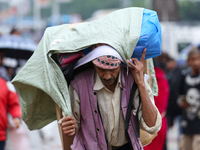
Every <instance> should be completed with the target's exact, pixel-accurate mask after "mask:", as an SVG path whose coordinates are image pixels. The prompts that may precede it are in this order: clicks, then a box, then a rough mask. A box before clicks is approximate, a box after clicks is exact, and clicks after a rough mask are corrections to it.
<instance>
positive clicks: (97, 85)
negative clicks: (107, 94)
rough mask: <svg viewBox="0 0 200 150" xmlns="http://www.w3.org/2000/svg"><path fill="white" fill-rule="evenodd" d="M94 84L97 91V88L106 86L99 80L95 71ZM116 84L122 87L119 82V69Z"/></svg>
mask: <svg viewBox="0 0 200 150" xmlns="http://www.w3.org/2000/svg"><path fill="white" fill-rule="evenodd" d="M94 80H95V84H94V88H93V89H94V90H96V91H98V90H101V89H103V88H106V86H105V85H104V84H103V83H102V82H101V79H100V77H99V75H98V73H97V72H96V73H95V79H94ZM116 86H119V87H121V88H122V87H123V86H122V84H121V70H120V71H119V76H118V79H117V85H116Z"/></svg>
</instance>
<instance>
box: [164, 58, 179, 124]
mask: <svg viewBox="0 0 200 150" xmlns="http://www.w3.org/2000/svg"><path fill="white" fill-rule="evenodd" d="M180 72H181V68H180V67H179V66H178V65H177V62H176V61H175V60H174V59H173V58H169V60H168V61H167V62H166V67H165V76H166V78H167V80H168V83H169V89H170V95H169V100H168V107H167V114H166V116H167V121H168V126H169V127H172V126H173V124H174V119H175V118H176V117H177V116H180V115H181V108H180V107H179V106H178V104H177V99H178V94H179V92H178V90H174V89H178V87H179V84H180Z"/></svg>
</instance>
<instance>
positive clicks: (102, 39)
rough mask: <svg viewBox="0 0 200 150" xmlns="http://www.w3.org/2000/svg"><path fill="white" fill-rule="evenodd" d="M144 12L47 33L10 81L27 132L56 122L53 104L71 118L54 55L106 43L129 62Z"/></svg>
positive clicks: (132, 11)
mask: <svg viewBox="0 0 200 150" xmlns="http://www.w3.org/2000/svg"><path fill="white" fill-rule="evenodd" d="M143 10H144V9H143V8H126V9H122V10H118V11H115V12H113V13H110V14H109V15H107V16H105V17H103V18H101V19H99V20H96V21H91V22H84V23H80V24H78V25H76V26H75V27H72V26H71V25H70V24H64V25H60V26H55V27H49V28H47V29H46V31H45V33H44V36H43V38H42V39H41V41H40V43H39V44H38V46H37V49H36V50H35V52H34V54H33V55H32V56H31V58H30V59H29V60H28V62H27V63H26V65H25V66H24V67H23V68H22V69H21V70H20V72H19V73H18V74H17V75H16V77H15V78H14V79H13V81H12V83H13V84H14V86H15V87H16V89H17V91H18V93H19V95H20V99H21V107H22V118H23V120H24V121H25V123H26V124H27V126H28V128H29V129H30V130H34V129H39V128H42V127H44V126H45V125H47V124H49V123H50V122H52V121H54V120H56V111H55V103H57V104H58V106H59V107H60V108H61V109H62V110H63V112H64V113H65V114H66V115H71V105H70V97H69V91H68V85H67V82H66V80H65V78H64V75H63V73H62V71H61V70H60V68H59V66H58V65H57V64H56V62H55V61H54V59H53V56H54V55H53V54H57V53H70V52H77V51H80V50H83V49H85V48H88V47H90V46H92V45H94V44H97V43H105V44H108V45H110V46H112V47H113V48H114V49H116V50H117V51H118V52H119V54H120V55H121V56H122V58H123V59H124V60H126V59H130V57H131V56H132V54H133V51H134V49H135V47H136V44H137V42H138V40H139V38H140V31H141V24H142V18H143ZM152 12H154V11H152ZM149 14H151V11H150V13H149ZM147 51H148V49H147ZM126 63H127V62H126ZM152 70H153V69H152ZM152 75H154V74H152ZM152 79H154V78H152ZM156 88H157V84H153V89H156Z"/></svg>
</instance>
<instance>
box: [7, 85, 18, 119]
mask: <svg viewBox="0 0 200 150" xmlns="http://www.w3.org/2000/svg"><path fill="white" fill-rule="evenodd" d="M6 84H7V88H8V112H9V113H10V114H11V115H12V117H13V118H15V117H18V118H21V107H20V103H19V97H18V95H17V93H16V91H15V88H14V86H13V85H12V83H11V82H9V81H8V82H7V83H6Z"/></svg>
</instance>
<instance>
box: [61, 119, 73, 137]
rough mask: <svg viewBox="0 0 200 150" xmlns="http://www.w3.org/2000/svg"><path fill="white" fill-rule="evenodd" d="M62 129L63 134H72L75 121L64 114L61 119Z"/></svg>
mask: <svg viewBox="0 0 200 150" xmlns="http://www.w3.org/2000/svg"><path fill="white" fill-rule="evenodd" d="M61 126H62V129H63V132H64V134H65V135H67V136H73V135H75V133H76V121H75V120H74V117H72V116H66V117H65V118H63V119H62V125H61Z"/></svg>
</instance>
